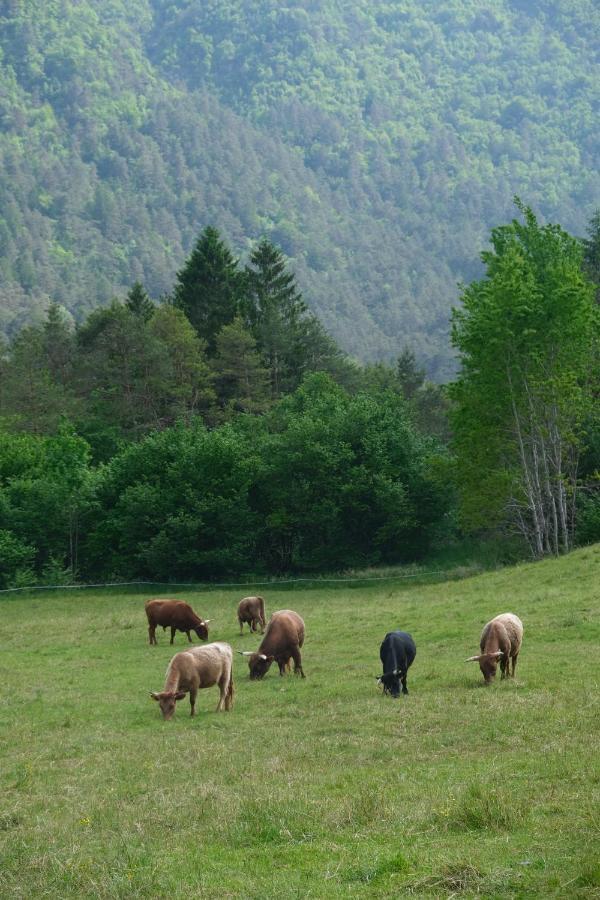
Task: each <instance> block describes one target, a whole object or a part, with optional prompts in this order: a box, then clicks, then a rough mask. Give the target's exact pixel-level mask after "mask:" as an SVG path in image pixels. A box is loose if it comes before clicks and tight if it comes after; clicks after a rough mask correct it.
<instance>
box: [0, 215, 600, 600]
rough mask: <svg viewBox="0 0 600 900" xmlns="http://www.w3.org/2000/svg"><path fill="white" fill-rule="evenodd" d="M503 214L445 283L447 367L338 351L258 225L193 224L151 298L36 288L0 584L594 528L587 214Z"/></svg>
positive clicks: (597, 310) (8, 421) (2, 395)
mask: <svg viewBox="0 0 600 900" xmlns="http://www.w3.org/2000/svg"><path fill="white" fill-rule="evenodd" d="M517 207H518V212H519V218H517V219H513V221H512V222H510V223H508V224H505V225H501V226H497V227H496V228H495V229H493V231H492V235H491V244H492V250H489V251H486V252H484V253H483V254H482V261H483V263H484V266H485V273H484V277H483V278H481V279H479V280H475V281H473V282H471V284H469V285H468V286H467V287H465V289H464V290H463V296H462V300H463V303H462V306H460V307H457V308H456V309H455V311H454V315H453V323H452V340H453V344H454V346H455V347H456V349H457V351H458V353H459V358H460V370H459V373H458V376H457V378H456V380H455V381H454V382H453V383H452V384H451V385H449V386H440V385H437V384H435V383H433V382H431V381H429V380H428V379H427V378H426V374H425V370H424V369H423V368H422V367H420V366H419V365H418V363H417V361H416V358H415V355H414V353H413V352H412V351H411V350H410V349H408V348H405V349H404V350H403V352H402V353H400V354H399V355H398V357H397V358H396V360H395V361H394V362H393V363H385V362H379V363H370V364H359V363H357V362H356V361H353V360H352V359H350V358H349V357H348V356H347V355H346V354H344V353H343V351H341V350H340V349H339V347H338V346H337V345H336V344H335V342H334V341H333V339H332V338H331V337H330V336H329V335H328V334H327V332H326V331H325V329H324V328H323V326H322V324H321V322H320V321H319V319H318V318H317V317H316V316H315V314H314V313H313V312H312V311H311V310H310V309H309V308H308V306H307V305H306V303H305V301H304V299H303V296H302V293H301V291H300V290H299V287H298V283H297V281H296V278H295V276H294V274H293V273H292V272H291V271H290V268H289V261H288V260H286V258H285V256H284V255H283V253H282V252H281V251H280V250H279V249H278V248H277V247H276V246H275V245H274V244H272V243H271V242H270V241H268V240H267V239H266V238H261V239H260V240H259V241H258V242H256V243H255V244H253V245H252V246H251V249H250V252H249V255H248V261H247V262H246V263H243V262H242V261H240V260H239V259H238V258H236V257H235V256H234V255H233V253H232V251H231V249H230V247H229V246H228V244H227V243H226V241H224V239H223V238H222V236H221V234H220V233H219V231H218V229H216V228H215V227H214V226H207V227H206V228H205V229H204V230H203V231H202V232H201V234H200V235H199V236H198V238H197V240H196V242H195V243H194V246H193V248H192V252H191V253H190V255H189V257H188V258H187V260H186V261H185V264H184V265H183V266H182V268H181V269H180V270H179V271H178V272H177V274H176V278H175V281H174V284H173V285H172V287H171V290H170V291H169V293H168V295H167V296H166V297H165V298H164V300H163V302H161V303H159V304H156V303H154V302H153V301H152V300H151V298H150V297H149V296H148V294H147V292H146V291H145V289H144V287H143V285H142V284H141V283H140V282H136V283H135V284H134V285H133V286H132V287H131V288H130V290H129V291H128V292H127V294H126V295H124V296H122V297H121V298H119V299H115V300H113V301H112V303H111V304H110V305H108V306H106V307H102V308H100V309H96V310H92V311H91V312H90V313H89V314H88V315H87V316H86V317H85V318H84V320H83V321H82V322H81V323H80V324H79V325H77V326H76V327H74V326H73V322H72V320H70V319H69V318H68V317H67V316H66V315H65V314H64V312H63V311H62V310H61V307H60V306H59V305H58V304H52V305H51V306H50V307H49V309H48V312H47V314H46V316H45V319H44V320H43V321H42V322H41V323H40V324H36V325H28V326H25V327H23V328H22V329H21V330H19V331H18V332H17V333H16V334H15V335H14V336H13V338H12V339H11V340H10V342H9V343H8V345H7V346H6V348H5V350H4V352H3V354H2V355H1V356H0V586H1V587H10V586H13V585H17V586H18V585H24V584H27V585H29V584H34V583H36V582H41V583H52V584H55V583H61V582H64V581H73V580H77V579H81V578H98V579H101V578H108V579H125V580H128V579H131V578H134V577H138V578H145V579H154V580H162V581H169V580H173V579H179V580H181V579H183V580H190V579H195V580H198V579H212V578H215V577H219V576H222V575H234V574H236V573H237V574H239V573H252V572H263V573H281V572H289V571H318V572H322V571H326V570H334V569H340V568H346V567H349V566H364V565H376V564H382V563H394V564H396V563H405V562H414V561H416V560H422V559H423V558H425V557H427V555H428V554H431V553H432V552H434V551H438V552H439V550H440V548H443V547H444V546H451V545H452V544H453V543H456V542H457V541H459V540H461V539H462V538H464V537H465V536H475V537H476V538H477V539H479V538H481V537H484V538H490V537H491V539H492V540H493V541H494V544H495V546H496V556H497V557H498V556H500V557H502V556H504V557H505V558H506V554H513V553H516V554H517V555H523V554H525V553H527V552H529V554H530V555H531V556H533V557H534V558H540V557H542V556H545V555H548V554H553V555H558V554H559V553H563V552H566V551H568V550H569V549H570V548H571V547H572V546H573V545H574V544H575V543H577V542H585V541H590V540H595V539H598V538H599V537H600V496H599V493H598V483H599V482H598V473H599V472H600V418H599V415H600V411H599V408H598V403H597V397H598V386H599V385H600V371H599V367H598V366H599V359H600V353H599V348H600V306H599V305H598V304H597V301H596V298H597V294H598V290H599V289H600V265H599V259H600V255H599V254H600V213H597V214H596V215H595V216H594V217H593V219H592V221H591V222H590V225H589V228H588V235H589V236H588V237H587V238H586V239H585V240H583V241H582V240H580V239H578V238H575V237H573V236H571V235H570V234H568V232H566V231H564V230H563V229H562V228H561V227H560V226H559V225H554V224H550V225H541V224H540V223H539V222H538V220H537V218H536V216H535V215H534V213H533V211H532V210H531V209H530V208H529V207H526V206H524V205H523V204H522V203H521V202H520V201H518V200H517Z"/></svg>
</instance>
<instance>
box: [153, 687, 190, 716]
mask: <svg viewBox="0 0 600 900" xmlns="http://www.w3.org/2000/svg"><path fill="white" fill-rule="evenodd" d="M150 696H151V697H152V699H153V700H156V701H157V702H158V703H159V704H160V711H161V713H162V717H163V719H165V721H166V720H168V719H172V718H173V713H174V712H175V704H176V702H177V701H178V700H183V698H184V697H185V691H158V693H156V692H155V691H150Z"/></svg>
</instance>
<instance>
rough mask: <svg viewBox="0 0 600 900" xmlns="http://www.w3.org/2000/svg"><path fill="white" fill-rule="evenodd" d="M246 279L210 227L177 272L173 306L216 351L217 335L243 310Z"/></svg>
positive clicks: (205, 230) (218, 236)
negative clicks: (241, 307) (241, 303)
mask: <svg viewBox="0 0 600 900" xmlns="http://www.w3.org/2000/svg"><path fill="white" fill-rule="evenodd" d="M243 286H244V278H243V275H242V273H241V272H240V270H239V269H238V264H237V260H235V259H234V258H233V256H232V254H231V251H230V250H229V248H228V247H227V245H226V244H225V242H224V241H223V240H222V239H221V236H220V234H219V232H218V230H217V229H216V228H213V227H212V226H207V227H206V228H205V229H204V231H203V232H202V234H201V235H200V237H199V238H198V240H197V242H196V244H195V246H194V249H193V250H192V253H191V255H190V257H189V259H188V260H187V261H186V264H185V266H184V267H183V269H182V270H181V271H180V272H178V273H177V281H176V284H175V288H174V290H173V303H174V305H175V306H176V307H177V308H178V309H181V310H183V311H184V312H185V314H186V316H187V318H188V319H189V321H190V322H191V323H192V325H193V326H194V328H195V329H196V331H197V332H198V334H199V336H200V337H201V338H202V339H203V340H204V341H206V343H207V344H208V348H209V350H210V351H213V350H214V347H215V338H216V335H217V332H218V331H220V329H221V328H222V327H223V326H224V325H229V324H230V323H231V322H232V321H233V319H234V317H235V315H236V313H237V312H238V311H239V306H240V301H241V295H242V291H243Z"/></svg>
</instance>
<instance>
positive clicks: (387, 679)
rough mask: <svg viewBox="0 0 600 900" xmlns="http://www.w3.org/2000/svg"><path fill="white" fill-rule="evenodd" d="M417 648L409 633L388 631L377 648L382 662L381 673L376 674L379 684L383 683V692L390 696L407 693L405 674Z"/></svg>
mask: <svg viewBox="0 0 600 900" xmlns="http://www.w3.org/2000/svg"><path fill="white" fill-rule="evenodd" d="M416 653H417V648H416V646H415V642H414V641H413V639H412V637H411V636H410V634H408V633H407V632H406V631H388V633H387V634H386V636H385V637H384V639H383V643H382V644H381V647H380V648H379V657H380V659H381V662H382V664H383V675H378V676H376V677H377V680H378V682H379V684H382V685H383V692H384V694H391V695H392V697H398V696H400V682H402V693H403V694H408V688H407V687H406V674H407V672H408V670H409V668H410V666H411V665H412V663H413V660H414V658H415V656H416Z"/></svg>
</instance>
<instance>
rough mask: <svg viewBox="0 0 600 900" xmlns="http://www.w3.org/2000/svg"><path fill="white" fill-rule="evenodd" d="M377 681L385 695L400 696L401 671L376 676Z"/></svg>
mask: <svg viewBox="0 0 600 900" xmlns="http://www.w3.org/2000/svg"><path fill="white" fill-rule="evenodd" d="M375 677H376V678H377V681H378V683H379V684H381V685H382V686H383V693H384V694H390V695H391V696H392V697H399V696H400V671H399V670H398V669H394V671H393V672H386V673H385V674H384V675H376V676H375Z"/></svg>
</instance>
